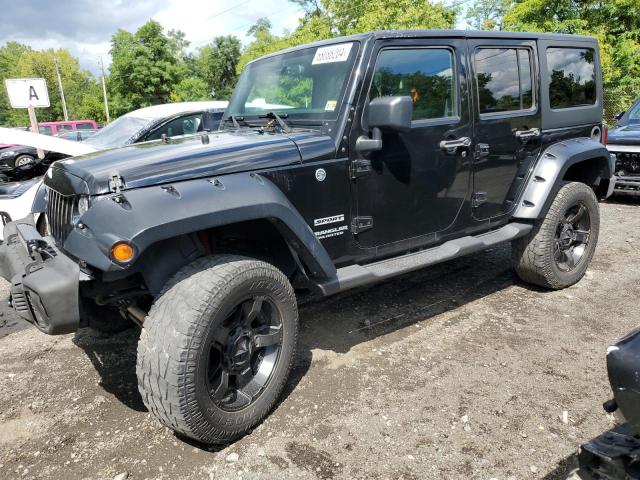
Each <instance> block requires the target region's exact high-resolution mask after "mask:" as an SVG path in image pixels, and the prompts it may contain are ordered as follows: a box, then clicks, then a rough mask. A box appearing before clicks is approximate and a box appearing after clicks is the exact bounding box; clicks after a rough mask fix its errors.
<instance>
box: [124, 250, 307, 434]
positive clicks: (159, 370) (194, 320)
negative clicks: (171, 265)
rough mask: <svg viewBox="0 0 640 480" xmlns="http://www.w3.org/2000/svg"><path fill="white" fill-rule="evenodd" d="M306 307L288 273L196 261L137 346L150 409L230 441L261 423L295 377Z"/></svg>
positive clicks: (237, 262) (167, 420) (235, 262)
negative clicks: (291, 374)
mask: <svg viewBox="0 0 640 480" xmlns="http://www.w3.org/2000/svg"><path fill="white" fill-rule="evenodd" d="M297 332H298V310H297V306H296V300H295V295H294V293H293V289H292V287H291V285H290V283H289V281H288V279H287V277H286V276H285V275H284V274H283V273H282V272H281V271H280V270H278V269H277V268H275V267H274V266H273V265H270V264H268V263H265V262H262V261H258V260H254V259H251V258H246V257H240V256H235V255H225V256H213V257H206V258H202V259H199V260H197V261H196V262H194V263H192V264H190V265H188V266H187V267H185V268H183V269H182V270H181V271H180V272H178V273H177V274H176V275H175V276H174V277H173V279H172V280H170V281H169V282H168V284H167V285H166V287H165V288H164V290H163V292H162V293H161V295H160V296H159V297H158V299H157V300H156V302H155V303H154V305H153V307H152V308H151V311H150V312H149V315H148V317H147V318H146V319H145V322H144V328H143V329H142V333H141V336H140V343H139V345H138V362H137V368H136V371H137V375H138V386H139V389H140V393H141V395H142V398H143V400H144V403H145V405H146V406H147V408H148V409H149V410H150V411H151V412H152V413H153V414H154V415H155V416H156V417H157V418H158V419H159V420H160V421H161V422H162V423H163V424H165V425H166V426H168V427H170V428H172V429H173V430H175V431H177V432H180V433H182V434H183V435H186V436H187V437H190V438H193V439H195V440H198V441H201V442H204V443H226V442H230V441H233V440H235V439H237V438H238V437H240V436H242V435H244V434H245V433H247V432H248V431H249V430H250V429H251V428H253V427H254V426H255V425H256V424H258V423H259V422H260V421H261V420H262V419H263V418H264V417H265V416H266V415H267V414H268V413H269V411H270V410H271V409H272V408H273V406H274V404H275V403H276V401H277V399H278V397H279V395H280V393H281V391H282V388H283V387H284V384H285V382H286V380H287V377H288V375H289V371H290V369H291V364H292V361H293V357H294V352H295V348H296V342H297Z"/></svg>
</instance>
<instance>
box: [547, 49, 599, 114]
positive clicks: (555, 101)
mask: <svg viewBox="0 0 640 480" xmlns="http://www.w3.org/2000/svg"><path fill="white" fill-rule="evenodd" d="M594 53H595V52H594V51H593V49H591V48H558V47H550V48H547V69H548V71H549V103H550V104H551V108H556V109H559V108H571V107H580V106H585V105H593V104H595V103H596V71H595V61H594V60H595V59H594V57H595V54H594Z"/></svg>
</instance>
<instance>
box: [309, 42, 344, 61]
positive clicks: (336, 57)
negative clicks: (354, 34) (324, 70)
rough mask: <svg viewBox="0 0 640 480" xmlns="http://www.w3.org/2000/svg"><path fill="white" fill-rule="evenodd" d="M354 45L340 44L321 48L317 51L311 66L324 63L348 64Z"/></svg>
mask: <svg viewBox="0 0 640 480" xmlns="http://www.w3.org/2000/svg"><path fill="white" fill-rule="evenodd" d="M352 46H353V43H339V44H338V45H329V46H327V47H320V48H318V50H316V54H315V55H314V57H313V61H312V62H311V65H321V64H323V63H337V62H346V61H347V58H349V53H350V52H351V47H352Z"/></svg>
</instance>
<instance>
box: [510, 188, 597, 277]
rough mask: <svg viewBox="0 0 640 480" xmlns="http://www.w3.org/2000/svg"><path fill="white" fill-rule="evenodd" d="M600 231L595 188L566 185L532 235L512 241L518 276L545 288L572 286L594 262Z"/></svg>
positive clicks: (538, 222) (536, 225) (537, 223)
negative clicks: (592, 261) (592, 260)
mask: <svg viewBox="0 0 640 480" xmlns="http://www.w3.org/2000/svg"><path fill="white" fill-rule="evenodd" d="M599 230H600V210H599V208H598V201H597V199H596V197H595V195H594V193H593V190H592V189H591V188H589V187H588V186H587V185H585V184H583V183H577V182H572V183H567V184H565V185H563V186H562V187H561V188H560V190H559V191H558V194H557V195H556V198H555V199H554V200H553V203H552V204H551V207H550V208H549V211H548V212H547V215H546V216H545V217H544V218H543V219H540V220H538V221H537V222H536V224H535V225H534V228H533V230H532V231H531V232H530V233H529V235H527V236H525V237H522V238H519V239H517V240H514V241H513V243H512V254H513V261H514V264H515V268H516V271H517V273H518V275H519V276H520V278H521V279H522V280H524V281H525V282H529V283H533V284H535V285H540V286H542V287H546V288H553V289H561V288H565V287H568V286H570V285H573V284H574V283H576V282H577V281H579V280H580V279H581V278H582V276H583V275H584V273H585V272H586V270H587V268H588V267H589V264H590V263H591V259H592V258H593V254H594V251H595V248H596V244H597V242H598V233H599Z"/></svg>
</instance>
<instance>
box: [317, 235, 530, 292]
mask: <svg viewBox="0 0 640 480" xmlns="http://www.w3.org/2000/svg"><path fill="white" fill-rule="evenodd" d="M532 228H533V226H532V225H530V224H528V223H509V224H507V225H505V226H504V227H501V228H499V229H497V230H493V231H491V232H487V233H483V234H481V235H476V236H468V237H462V238H456V239H455V240H449V241H448V242H445V243H443V244H442V245H439V246H437V247H433V248H429V249H427V250H421V251H419V252H414V253H408V254H406V255H402V256H401V257H393V258H389V259H386V260H381V261H379V262H374V263H368V264H366V265H349V266H348V267H343V268H339V269H338V271H337V275H336V277H334V278H332V279H330V280H328V281H327V282H324V283H321V284H320V285H318V286H319V287H320V290H321V292H322V293H323V294H324V295H332V294H334V293H338V292H342V291H344V290H349V289H350V288H356V287H361V286H363V285H368V284H371V283H377V282H379V281H381V280H386V279H388V278H391V277H395V276H397V275H401V274H403V273H408V272H413V271H414V270H419V269H421V268H423V267H427V266H429V265H435V264H436V263H441V262H445V261H447V260H451V259H453V258H457V257H462V256H463V255H468V254H470V253H475V252H479V251H482V250H484V249H486V248H489V247H491V246H493V245H497V244H499V243H502V242H508V241H509V240H513V239H515V238H519V237H522V236H524V235H526V234H527V233H529V232H530V231H531V229H532Z"/></svg>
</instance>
